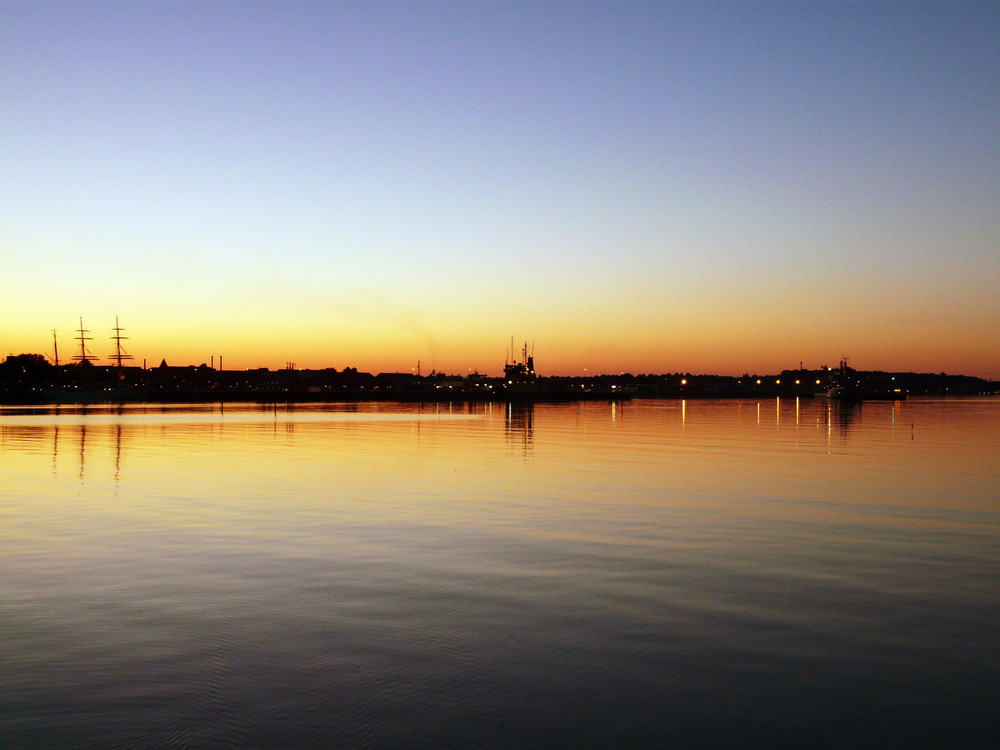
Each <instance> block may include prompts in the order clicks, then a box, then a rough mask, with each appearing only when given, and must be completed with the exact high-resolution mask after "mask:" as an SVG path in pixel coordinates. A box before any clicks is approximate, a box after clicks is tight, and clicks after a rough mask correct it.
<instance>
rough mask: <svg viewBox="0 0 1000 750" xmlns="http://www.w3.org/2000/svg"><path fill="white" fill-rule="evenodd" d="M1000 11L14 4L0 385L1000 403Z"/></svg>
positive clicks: (0, 44) (1, 69)
mask: <svg viewBox="0 0 1000 750" xmlns="http://www.w3.org/2000/svg"><path fill="white" fill-rule="evenodd" d="M998 238H1000V3H997V2H963V3H957V2H949V3H919V2H916V3H914V2H906V3H890V2H870V3H863V2H843V3H834V2H817V3H805V2H774V3H755V2H702V3H673V2H664V3H629V2H614V3H612V2H606V3H601V2H591V3H576V2H548V3H514V2H507V3H501V2H467V3H460V2H435V3H421V2H405V3H378V2H375V3H336V2H328V3H320V2H314V3H306V2H213V3H196V2H183V3H158V2H119V3H96V2H85V1H84V2H58V3H46V2H23V3H22V2H6V1H0V356H2V355H6V354H8V353H19V352H47V353H51V351H52V348H51V344H52V335H51V330H52V329H58V330H59V336H60V354H61V355H62V356H63V357H67V356H68V355H69V354H70V353H71V349H72V346H73V344H74V342H73V341H72V336H73V335H74V332H73V329H74V328H75V327H76V326H77V321H78V318H79V316H81V315H82V316H83V318H84V322H85V323H86V326H87V328H89V329H91V331H92V333H91V335H92V336H94V337H95V340H94V341H93V342H91V350H92V351H93V353H94V354H95V355H97V356H98V357H99V358H101V359H102V361H106V358H107V356H108V355H109V354H110V353H111V350H112V342H111V341H110V339H109V338H108V337H109V336H110V335H111V330H110V329H111V328H112V326H113V325H114V317H115V315H118V316H119V317H120V319H121V325H122V326H123V327H124V328H126V329H127V331H126V335H128V336H130V337H131V338H130V340H129V341H128V342H127V343H128V348H129V351H131V352H132V353H133V354H134V355H135V356H136V357H137V358H138V359H139V360H142V359H143V358H148V360H149V364H150V365H152V364H156V363H158V362H159V360H160V358H162V357H166V358H167V360H168V361H169V362H170V363H171V364H198V363H200V362H208V361H210V357H212V356H213V355H214V356H215V357H218V356H219V355H222V356H224V358H225V360H224V362H225V365H226V367H227V368H243V367H258V366H267V367H271V368H276V367H282V366H284V364H285V363H286V362H288V361H292V362H295V363H296V364H297V366H299V367H325V366H333V367H337V368H338V369H339V368H342V367H344V366H355V367H358V368H359V369H362V370H368V371H372V372H379V371H388V370H392V371H395V370H409V369H410V368H411V367H415V366H416V363H417V361H418V360H420V361H421V365H422V368H423V371H424V372H425V373H426V372H429V371H430V370H431V369H432V368H433V369H438V370H444V371H447V372H465V371H467V370H469V369H477V370H479V371H480V372H486V373H490V374H497V373H498V372H499V370H500V369H501V365H502V363H503V361H504V354H505V351H506V349H507V347H508V345H509V341H510V337H511V336H514V337H515V339H516V340H517V341H518V342H519V343H520V342H521V341H523V340H528V341H533V342H534V345H535V356H536V360H537V362H536V364H537V368H538V370H539V372H540V374H543V375H547V374H580V373H582V372H583V370H584V368H586V369H587V371H588V372H591V373H594V372H619V371H630V372H635V373H640V372H674V371H690V372H695V373H699V372H712V373H722V374H740V373H743V372H745V371H749V372H761V373H765V372H777V371H780V370H781V369H783V368H786V367H796V366H798V363H799V362H800V361H802V362H804V364H805V366H806V367H818V366H820V365H822V364H836V362H837V360H838V359H839V358H840V357H841V356H842V355H848V356H850V358H851V363H852V364H853V365H854V366H856V367H858V368H860V369H889V370H917V371H933V372H939V371H947V372H952V373H958V372H960V373H965V374H969V375H979V376H982V377H989V378H997V379H1000V242H998Z"/></svg>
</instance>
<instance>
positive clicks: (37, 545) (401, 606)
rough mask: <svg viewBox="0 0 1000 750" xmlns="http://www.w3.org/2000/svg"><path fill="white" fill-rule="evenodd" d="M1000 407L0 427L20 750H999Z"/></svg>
mask: <svg viewBox="0 0 1000 750" xmlns="http://www.w3.org/2000/svg"><path fill="white" fill-rule="evenodd" d="M998 574H1000V400H998V399H961V400H959V399H952V400H913V401H909V402H904V403H897V404H890V403H866V404H864V405H862V406H854V407H839V406H837V405H831V404H828V403H826V402H822V401H801V402H798V401H794V400H792V401H788V400H782V401H773V400H772V401H766V402H759V403H758V402H755V401H714V402H713V401H694V402H686V403H684V402H679V401H649V402H642V401H638V402H631V403H625V404H608V403H603V404H598V403H586V404H565V405H537V406H534V407H532V406H530V405H528V406H526V405H521V406H509V407H508V406H506V405H493V406H490V405H475V406H469V407H466V406H457V405H456V406H452V407H449V406H447V405H442V406H426V405H425V406H408V405H402V404H364V405H327V406H309V407H302V408H297V409H294V410H289V409H287V408H286V407H283V406H282V407H277V408H274V407H267V408H260V407H247V406H243V407H234V406H226V407H225V408H224V409H222V408H221V407H219V406H218V405H215V406H208V407H204V406H202V407H161V406H154V405H139V406H129V407H125V408H118V407H115V408H95V407H90V408H87V409H80V408H72V407H61V408H60V409H58V411H56V410H54V409H50V410H39V409H5V410H3V411H2V412H0V746H2V747H5V748H33V749H34V748H133V747H145V748H185V747H191V748H202V747H203V748H227V747H231V748H255V747H259V748H297V747H318V748H319V747H322V748H341V747H343V748H361V747H380V748H381V747H385V748H409V747H413V748H418V747H419V748H424V747H427V748H448V747H454V748H517V747H538V748H555V747H564V748H588V747H591V748H621V747H679V748H684V747H766V748H780V747H830V748H889V747H893V748H914V747H934V748H938V747H940V748H944V747H961V748H976V747H982V748H995V747H998V746H1000V575H998Z"/></svg>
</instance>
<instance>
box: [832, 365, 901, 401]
mask: <svg viewBox="0 0 1000 750" xmlns="http://www.w3.org/2000/svg"><path fill="white" fill-rule="evenodd" d="M816 395H817V396H820V397H826V398H829V399H831V400H833V401H900V400H903V399H905V398H906V393H905V392H904V391H903V390H902V389H900V388H869V387H867V386H865V385H864V384H863V383H862V382H861V379H860V378H859V377H858V374H857V370H855V369H854V368H853V367H850V366H849V365H848V364H847V357H844V358H843V359H841V360H840V365H839V366H838V367H837V369H836V370H830V371H829V380H828V383H827V388H826V390H825V391H820V392H819V393H817V394H816Z"/></svg>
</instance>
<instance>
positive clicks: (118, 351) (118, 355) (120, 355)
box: [111, 315, 132, 370]
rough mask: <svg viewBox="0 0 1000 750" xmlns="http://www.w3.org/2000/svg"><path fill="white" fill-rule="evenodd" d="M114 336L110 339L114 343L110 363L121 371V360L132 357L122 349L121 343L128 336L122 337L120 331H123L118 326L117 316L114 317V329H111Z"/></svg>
mask: <svg viewBox="0 0 1000 750" xmlns="http://www.w3.org/2000/svg"><path fill="white" fill-rule="evenodd" d="M111 330H113V331H114V332H115V335H114V336H112V337H111V340H112V341H114V342H115V353H114V354H112V355H111V361H112V362H114V363H115V364H116V365H118V369H119V370H120V369H122V360H123V359H132V355H131V354H129V353H128V352H126V351H125V350H124V349H123V348H122V341H123V340H128V336H122V331H124V330H125V329H124V328H122V327H121V326H119V325H118V316H117V315H116V316H115V327H114V328H112V329H111Z"/></svg>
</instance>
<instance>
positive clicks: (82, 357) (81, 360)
mask: <svg viewBox="0 0 1000 750" xmlns="http://www.w3.org/2000/svg"><path fill="white" fill-rule="evenodd" d="M77 333H79V334H80V335H79V336H77V337H76V340H77V341H79V342H80V353H79V354H74V355H73V359H75V360H76V362H77V364H81V365H83V364H88V365H89V364H91V362H90V359H91V357H92V356H93V355H90V354H88V353H87V342H88V341H93V340H94V337H93V336H87V335H86V334H88V333H90V331H89V330H88V329H86V328H84V327H83V316H82V315H81V316H80V327H79V328H78V329H77Z"/></svg>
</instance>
